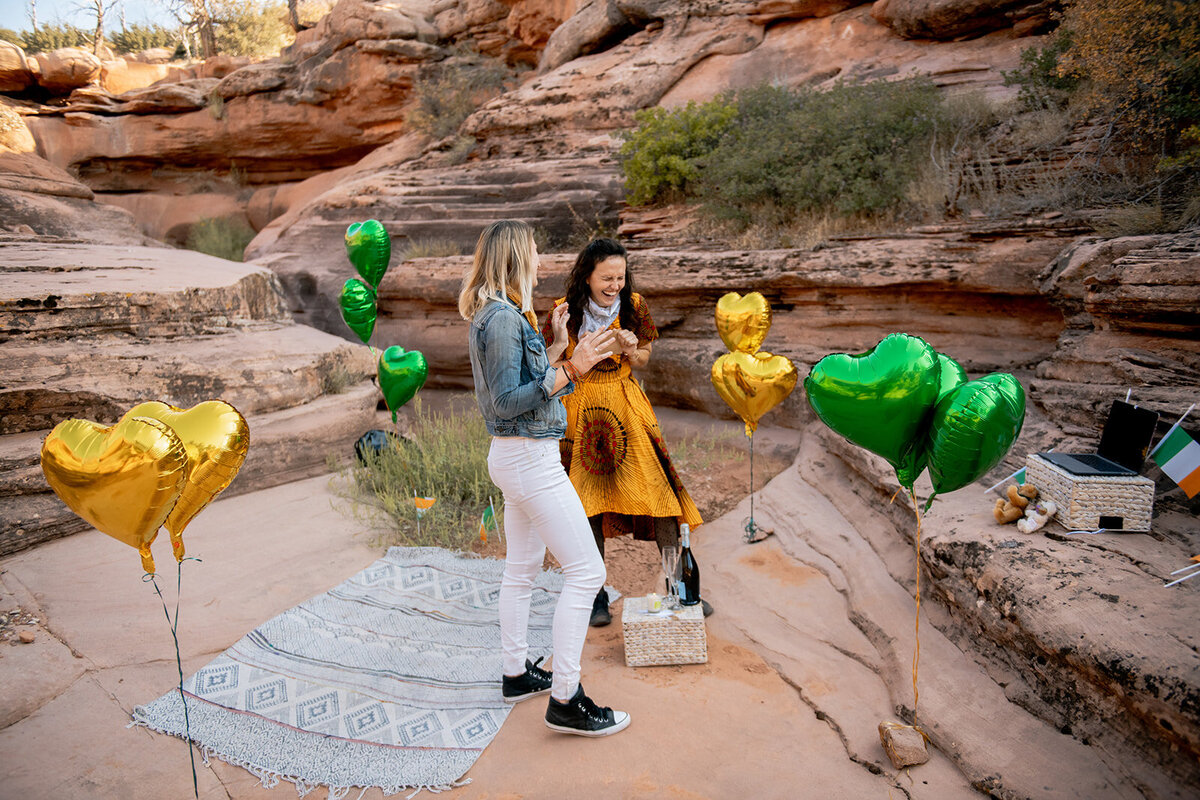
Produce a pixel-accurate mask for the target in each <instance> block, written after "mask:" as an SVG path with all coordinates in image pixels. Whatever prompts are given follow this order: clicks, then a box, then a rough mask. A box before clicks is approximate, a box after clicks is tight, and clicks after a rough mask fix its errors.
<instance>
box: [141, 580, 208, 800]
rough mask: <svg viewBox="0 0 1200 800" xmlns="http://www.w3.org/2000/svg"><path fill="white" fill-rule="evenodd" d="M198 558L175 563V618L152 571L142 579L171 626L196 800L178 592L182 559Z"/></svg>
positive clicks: (198, 798) (194, 792)
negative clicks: (149, 588)
mask: <svg viewBox="0 0 1200 800" xmlns="http://www.w3.org/2000/svg"><path fill="white" fill-rule="evenodd" d="M199 560H200V559H198V558H185V559H182V560H181V561H179V563H178V564H177V565H176V568H177V571H176V576H175V619H174V620H172V619H171V612H170V611H168V610H167V601H166V598H164V597H163V593H162V590H161V589H159V588H158V581H157V580H156V579H155V575H154V573H153V572H150V573H147V574H146V575H145V576H144V577H143V578H142V580H143V581H146V580H147V579H149V581H150V583H151V584H153V586H154V591H155V593H156V594H157V595H158V599H159V601H161V602H162V607H163V615H164V616H165V617H166V618H167V625H168V626H170V628H171V638H172V639H173V640H174V641H175V668H176V669H177V670H178V672H179V699H180V700H181V701H182V702H183V728H184V734H185V735H186V736H187V743H188V758H190V759H191V762H192V793H193V795H194V796H195V797H196V800H200V784H199V781H198V780H197V778H196V753H195V751H194V749H193V748H192V723H191V720H190V719H189V717H188V707H187V697H186V696H185V695H184V693H183V661H182V658H181V657H180V654H179V633H178V627H179V594H180V588H181V586H182V583H183V562H184V561H199Z"/></svg>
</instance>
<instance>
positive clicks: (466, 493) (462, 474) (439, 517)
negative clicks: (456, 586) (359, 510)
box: [350, 396, 502, 550]
mask: <svg viewBox="0 0 1200 800" xmlns="http://www.w3.org/2000/svg"><path fill="white" fill-rule="evenodd" d="M473 400H474V398H471V397H469V396H468V397H466V398H464V400H463V402H459V403H455V404H452V405H451V408H450V410H449V411H448V412H446V413H439V412H434V411H427V410H426V409H425V408H424V407H423V406H422V404H421V399H420V397H417V398H416V399H414V400H413V401H412V402H413V416H412V420H413V426H412V431H411V436H412V439H411V441H410V440H404V439H401V440H398V441H396V442H395V444H394V446H393V447H389V448H385V449H383V450H381V451H380V452H379V453H378V454H372V453H369V452H368V453H367V454H366V458H365V463H358V462H356V463H355V466H353V467H352V468H351V476H352V479H353V481H352V486H351V488H350V494H351V497H353V498H354V499H355V500H357V501H358V502H359V503H360V504H365V505H366V506H367V507H368V508H369V509H371V510H374V511H377V512H379V513H381V514H382V515H383V517H384V519H386V520H387V525H388V527H389V528H390V529H391V531H392V533H391V535H390V536H389V537H388V538H389V539H390V540H389V541H386V542H384V544H407V545H438V546H441V547H448V548H450V549H452V550H469V549H470V546H471V543H472V542H473V541H475V539H476V537H477V536H478V534H479V519H480V515H481V514H482V512H483V509H484V508H485V507H487V505H488V502H489V500H488V499H489V498H492V499H493V500H494V501H495V503H496V512H497V517H499V515H500V510H501V506H500V503H501V500H502V495H501V493H500V491H499V490H498V489H497V488H496V487H495V486H494V485H493V484H492V482H491V479H490V478H489V477H488V470H487V456H488V449H489V447H490V446H491V437H489V436H488V432H487V428H485V427H484V424H483V418H482V417H481V416H480V415H479V411H478V410H477V409H475V408H474V407H473ZM467 401H470V403H468V402H467ZM414 492H415V493H416V494H418V495H420V496H422V497H435V498H437V502H436V503H435V504H434V505H433V507H432V508H430V509H429V510H428V511H427V512H425V515H424V516H423V517H422V518H421V520H420V523H421V524H420V534H419V535H418V533H417V512H416V505H415V504H414V503H413V493H414ZM498 521H499V520H498Z"/></svg>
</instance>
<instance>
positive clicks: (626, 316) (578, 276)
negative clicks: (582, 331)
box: [567, 239, 633, 337]
mask: <svg viewBox="0 0 1200 800" xmlns="http://www.w3.org/2000/svg"><path fill="white" fill-rule="evenodd" d="M613 256H620V257H621V258H624V259H625V286H624V288H622V289H621V310H620V312H619V313H618V318H619V319H620V321H621V327H622V328H624V329H625V330H631V329H632V328H633V301H632V300H631V299H630V298H631V297H632V296H633V273H631V272H630V271H629V259H628V255H627V253H626V250H625V248H624V247H622V246H621V243H620V242H618V241H617V240H615V239H593V240H592V241H590V242H588V244H587V246H586V247H584V248H583V250H581V251H579V255H578V256H577V257H576V259H575V266H573V267H571V274H570V275H568V276H567V307H568V308H569V309H570V311H569V312H568V313H567V330H569V331H570V332H571V335H572V336H575V337H578V336H579V326H580V325H582V324H583V309H584V307H585V306H586V305H587V301H588V298H589V297H591V289H590V288H589V287H588V283H587V282H588V278H590V277H592V273H593V272H595V271H596V265H597V264H599V263H600V262H601V261H604V260H605V259H608V258H612V257H613Z"/></svg>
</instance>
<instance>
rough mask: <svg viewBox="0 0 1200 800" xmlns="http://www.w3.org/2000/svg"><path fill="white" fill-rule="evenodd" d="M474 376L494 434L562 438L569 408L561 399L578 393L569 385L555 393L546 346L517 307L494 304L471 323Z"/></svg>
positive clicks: (501, 303) (487, 421) (484, 412)
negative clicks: (574, 392) (572, 393)
mask: <svg viewBox="0 0 1200 800" xmlns="http://www.w3.org/2000/svg"><path fill="white" fill-rule="evenodd" d="M469 345H470V351H471V374H472V376H473V377H474V378H475V400H476V402H478V403H479V410H480V412H481V413H482V414H483V421H484V423H485V424H486V425H487V430H488V433H490V434H491V435H492V436H521V437H524V438H527V439H561V438H562V437H563V436H564V435H566V432H567V410H566V407H565V406H563V404H562V402H561V401H560V400H559V399H558V398H560V397H562V396H564V395H567V394H570V393H571V392H573V391H574V390H575V384H574V383H567V385H566V386H565V387H563V388H562V389H560V390H559V391H558V392H554V391H553V390H554V381H555V379H556V377H557V376H556V375H555V372H556V370H554V369H551V368H550V360H549V358H548V357H547V356H546V342H545V340H544V339H542V335H541V334H540V333H538V332H537V331H535V330H534V329H533V328H531V327H530V326H529V323H528V322H527V321H526V320H525V317H524V316H523V315H522V314H521V312H520V311H518V310H517V307H516V306H515V305H513V304H512V303H510V302H507V301H503V302H502V301H498V300H493V301H491V302H489V303H488V304H487V305H485V306H484V307H483V308H482V309H480V311H479V313H478V314H476V315H475V318H474V319H473V320H472V321H471V332H470V341H469Z"/></svg>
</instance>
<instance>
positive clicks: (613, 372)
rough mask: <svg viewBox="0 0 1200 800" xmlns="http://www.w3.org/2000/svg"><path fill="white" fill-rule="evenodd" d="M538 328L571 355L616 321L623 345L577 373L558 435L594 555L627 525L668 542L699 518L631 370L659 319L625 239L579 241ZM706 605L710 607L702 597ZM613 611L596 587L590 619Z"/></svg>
mask: <svg viewBox="0 0 1200 800" xmlns="http://www.w3.org/2000/svg"><path fill="white" fill-rule="evenodd" d="M554 305H555V308H554V310H553V311H551V312H550V316H549V318H548V319H547V320H546V324H545V327H544V328H543V329H542V336H543V337H545V339H546V345H547V348H548V351H549V353H550V355H551V359H552V360H553V358H554V356H555V355H556V354H558V353H562V354H563V355H564V356H565V357H566V358H569V357H570V356H571V353H572V352H573V351H574V349H575V344H576V342H577V341H578V340H579V337H580V336H583V335H586V334H588V333H590V332H592V331H597V330H607V329H612V330H615V331H616V333H617V338H618V341H619V342H620V345H621V352H619V353H617V354H615V355H613V356H610V357H609V358H606V359H604V360H602V361H600V362H599V363H598V364H596V365H595V366H594V367H593V368H592V370H591V371H590V372H589V373H587V374H586V375H584V376H582V377H581V378H580V379H579V381H578V383H577V384H576V387H575V392H574V393H573V394H570V395H567V396H566V397H565V398H564V399H563V401H564V403H565V404H566V407H567V435H566V438H564V439H563V440H561V442H560V447H561V448H562V451H563V461H564V463H565V465H566V466H567V473H568V475H569V476H570V478H571V483H572V484H574V486H575V489H576V491H578V492H579V497H580V499H582V500H583V507H584V510H585V511H586V512H587V515H588V522H589V523H591V527H592V535H593V536H595V538H596V546H597V548H599V550H600V555H601V557H603V555H604V540H605V538H606V537H608V538H611V537H614V536H621V535H623V534H626V533H632V534H633V536H634V538H635V539H644V540H650V539H653V540H655V541H656V542H657V543H658V548H659V550H660V551H661V550H662V549H663V548H664V547H668V546H670V547H677V546H678V544H679V523H681V522H686V523H687V524H688V525H690V526H692V527H695V526H697V525H699V524H701V523H702V522H703V520H702V519H701V517H700V512H699V510H698V509H697V508H696V504H695V503H693V502H692V498H691V497H690V496H688V493H687V490H686V489H684V488H683V483H682V482H681V481H680V480H679V475H678V474H677V473H676V472H675V469H674V467H673V466H672V465H671V457H670V455H669V454H668V452H667V446H666V443H665V442H664V441H663V436H662V431H661V430H659V427H658V419H657V418H656V417H655V416H654V409H653V408H651V407H650V401H649V400H648V399H647V398H646V393H645V392H643V391H642V387H641V386H640V385H639V384H638V382H637V381H636V380H635V379H634V378H633V373H632V370H633V369H640V368H642V367H645V366H646V364H647V363H648V362H649V361H650V351H651V348H652V344H653V342H654V340H655V339H657V338H658V329H657V328H655V327H654V321H653V320H652V319H651V317H650V308H649V306H647V304H646V301H645V299H644V298H643V297H642V296H641V295H639V294H634V292H633V280H632V275H631V274H630V271H629V265H628V262H627V258H626V251H625V248H624V247H622V246H621V245H620V244H619V243H618V242H616V241H614V240H612V239H595V240H593V241H592V242H591V243H589V244H588V245H587V247H585V248H584V249H583V251H582V252H581V253H580V254H579V256H578V258H576V259H575V266H574V267H573V268H572V269H571V273H570V275H569V276H568V278H567V296H566V297H564V298H560V299H558V300H556V301H555V304H554ZM563 315H566V318H567V325H566V329H567V334H568V341H567V342H566V343H565V344H564V343H563V342H561V341H560V342H555V341H554V327H555V325H554V323H555V321H560V328H561V318H562V316H563ZM704 612H705V614H706V615H707V614H709V613H711V612H712V608H711V606H709V605H708V603H707V602H705V603H704ZM611 621H612V616H611V614H610V613H609V610H608V593H607V592H606V591H605V590H604V589H601V590H600V592H599V593H598V594H597V595H596V601H595V604H594V605H593V607H592V618H591V624H592V625H593V626H597V627H598V626H601V625H607V624H608V623H609V622H611Z"/></svg>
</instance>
